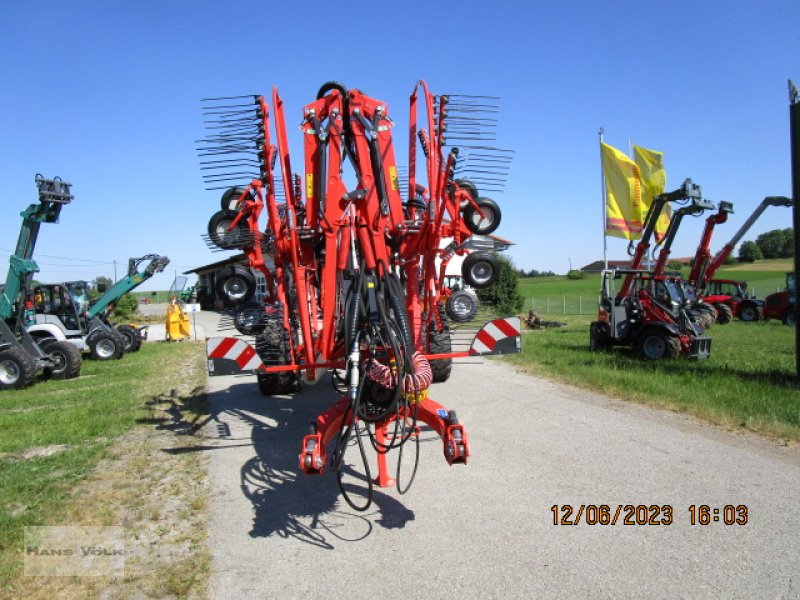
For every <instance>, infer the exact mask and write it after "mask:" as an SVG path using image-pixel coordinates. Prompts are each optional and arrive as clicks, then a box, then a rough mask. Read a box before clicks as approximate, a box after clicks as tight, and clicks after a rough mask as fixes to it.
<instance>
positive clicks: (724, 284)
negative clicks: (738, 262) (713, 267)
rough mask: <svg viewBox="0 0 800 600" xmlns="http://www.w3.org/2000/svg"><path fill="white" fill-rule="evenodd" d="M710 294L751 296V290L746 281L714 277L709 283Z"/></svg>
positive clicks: (739, 296) (737, 296) (743, 297)
mask: <svg viewBox="0 0 800 600" xmlns="http://www.w3.org/2000/svg"><path fill="white" fill-rule="evenodd" d="M707 295H709V296H733V297H736V298H741V299H745V298H749V297H750V292H748V291H747V282H746V281H735V280H733V279H712V280H711V281H710V282H709V285H708V294H707Z"/></svg>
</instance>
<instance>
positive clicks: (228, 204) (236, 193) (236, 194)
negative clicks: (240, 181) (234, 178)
mask: <svg viewBox="0 0 800 600" xmlns="http://www.w3.org/2000/svg"><path fill="white" fill-rule="evenodd" d="M245 189H246V188H243V187H232V188H228V189H227V190H225V191H224V192H222V197H221V198H220V200H219V206H220V208H221V209H222V210H223V211H226V210H229V211H233V212H236V204H237V202H238V200H239V198H240V197H241V195H242V193H243V192H244V190H245Z"/></svg>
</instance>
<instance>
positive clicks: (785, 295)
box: [764, 272, 797, 325]
mask: <svg viewBox="0 0 800 600" xmlns="http://www.w3.org/2000/svg"><path fill="white" fill-rule="evenodd" d="M796 301H797V283H796V281H795V275H794V272H792V273H787V274H786V289H785V290H783V291H782V292H775V293H774V294H770V295H769V296H767V297H766V298H764V318H765V319H778V320H780V321H783V324H784V325H794V324H795V318H794V314H795V313H794V305H795V302H796Z"/></svg>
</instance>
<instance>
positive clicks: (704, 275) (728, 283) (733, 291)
mask: <svg viewBox="0 0 800 600" xmlns="http://www.w3.org/2000/svg"><path fill="white" fill-rule="evenodd" d="M792 204H793V203H792V201H791V199H789V198H786V197H784V196H768V197H766V198H764V199H763V200H762V201H761V203H760V204H759V205H758V206H757V207H756V209H755V210H754V211H753V213H752V214H751V215H750V217H748V219H747V220H746V221H745V222H744V224H743V225H742V226H741V227H740V228H739V230H738V231H737V232H736V233H735V234H734V236H733V237H732V238H731V239H730V241H729V242H728V243H727V244H725V246H723V248H722V250H720V251H719V252H717V254H716V255H715V256H714V257H713V258H712V256H711V251H710V248H711V238H712V237H713V235H714V228H715V227H716V226H717V225H720V224H722V223H725V222H726V221H727V220H728V215H729V214H731V213H733V204H731V203H730V202H720V204H719V210H718V211H717V213H716V214H714V215H711V216H710V217H708V219H706V225H705V228H704V229H703V235H702V236H701V238H700V244H699V245H698V246H697V252H696V253H695V256H694V264H693V265H692V271H691V273H690V274H689V282H690V283H691V284H693V285H694V286H695V288H696V289H697V290H698V291H699V292H700V295H701V297H702V298H703V300H704V301H705V302H707V303H708V304H711V305H713V306H714V307H715V309H716V311H717V322H718V323H720V324H721V325H724V324H726V323H729V322H730V321H731V319H732V318H733V317H738V318H739V319H741V320H742V321H757V320H759V319H760V318H761V317H762V316H763V310H764V301H763V300H758V299H756V298H752V297H750V295H749V294H748V293H747V291H746V288H747V283H746V282H744V281H735V280H731V279H714V275H715V274H716V272H717V269H719V268H720V267H721V266H722V265H723V264H725V260H727V258H728V257H729V256H730V255H731V252H733V249H734V248H735V247H736V244H738V243H739V242H740V241H741V239H742V238H743V237H744V235H745V234H746V233H747V232H748V231H749V230H750V228H751V227H752V226H753V223H755V222H756V221H757V220H758V218H759V217H760V216H761V214H762V213H763V212H764V211H765V210H766V209H767V207H769V206H792Z"/></svg>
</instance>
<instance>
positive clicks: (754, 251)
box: [739, 242, 764, 263]
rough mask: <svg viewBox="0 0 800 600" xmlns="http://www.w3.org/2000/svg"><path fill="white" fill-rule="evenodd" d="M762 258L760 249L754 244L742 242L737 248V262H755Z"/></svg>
mask: <svg viewBox="0 0 800 600" xmlns="http://www.w3.org/2000/svg"><path fill="white" fill-rule="evenodd" d="M762 258H764V255H763V254H762V253H761V248H759V246H758V244H756V243H755V242H742V245H741V246H739V262H748V263H751V262H755V261H757V260H761V259H762Z"/></svg>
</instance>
